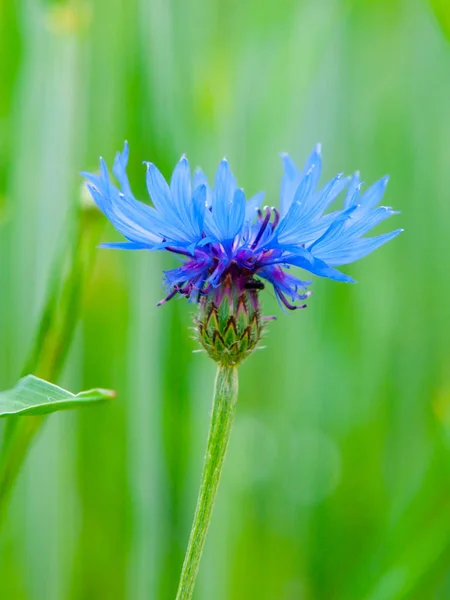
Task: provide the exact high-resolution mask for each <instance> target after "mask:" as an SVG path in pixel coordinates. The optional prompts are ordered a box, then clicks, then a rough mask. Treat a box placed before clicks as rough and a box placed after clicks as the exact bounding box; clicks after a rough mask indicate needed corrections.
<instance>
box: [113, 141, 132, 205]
mask: <svg viewBox="0 0 450 600" xmlns="http://www.w3.org/2000/svg"><path fill="white" fill-rule="evenodd" d="M128 155H129V148H128V142H127V141H125V143H124V146H123V151H122V152H117V154H116V158H115V160H114V166H113V169H112V171H113V173H114V176H115V177H116V179H117V181H118V182H119V183H120V187H121V189H122V192H123V193H124V194H125V195H127V196H131V197H134V196H133V192H132V191H131V187H130V182H129V181H128V176H127V164H128Z"/></svg>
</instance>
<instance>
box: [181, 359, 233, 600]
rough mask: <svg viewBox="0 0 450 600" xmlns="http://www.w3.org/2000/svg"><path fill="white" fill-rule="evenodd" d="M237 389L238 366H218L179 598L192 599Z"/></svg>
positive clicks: (217, 486)
mask: <svg viewBox="0 0 450 600" xmlns="http://www.w3.org/2000/svg"><path fill="white" fill-rule="evenodd" d="M237 393H238V375H237V369H236V367H223V366H219V367H218V368H217V376H216V384H215V390H214V404H213V411H212V417H211V425H210V429H209V436H208V444H207V447H206V455H205V463H204V466H203V473H202V478H201V483H200V491H199V495H198V500H197V508H196V509H195V515H194V522H193V523H192V529H191V535H190V537H189V543H188V547H187V551H186V556H185V559H184V563H183V569H182V571H181V578H180V584H179V587H178V593H177V597H176V600H190V599H191V598H192V594H193V591H194V585H195V580H196V577H197V573H198V569H199V566H200V560H201V557H202V554H203V548H204V546H205V541H206V535H207V533H208V527H209V523H210V521H211V516H212V512H213V508H214V502H215V499H216V494H217V490H218V488H219V482H220V476H221V474H222V467H223V462H224V459H225V454H226V451H227V447H228V440H229V439H230V433H231V427H232V424H233V418H234V411H235V406H236V400H237Z"/></svg>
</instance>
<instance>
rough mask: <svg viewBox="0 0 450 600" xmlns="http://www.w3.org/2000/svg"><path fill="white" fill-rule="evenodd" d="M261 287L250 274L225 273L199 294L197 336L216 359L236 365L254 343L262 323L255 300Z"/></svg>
mask: <svg viewBox="0 0 450 600" xmlns="http://www.w3.org/2000/svg"><path fill="white" fill-rule="evenodd" d="M263 288H264V285H263V283H262V282H261V281H258V280H256V279H253V278H252V277H247V278H245V280H238V281H236V280H233V278H232V276H231V275H227V276H226V277H225V279H224V281H223V283H222V284H221V285H220V286H219V287H218V288H216V289H213V290H212V291H211V292H210V293H209V294H206V295H203V296H201V297H200V301H199V312H198V317H197V319H196V325H197V338H198V340H199V342H200V344H201V345H202V346H203V348H204V349H205V350H206V352H207V353H208V354H209V356H210V357H211V358H212V359H213V360H215V361H216V362H217V363H219V364H221V365H224V366H236V365H238V364H239V363H241V362H242V361H243V360H245V359H246V358H247V356H249V354H251V352H253V350H254V349H255V348H256V346H257V345H258V343H259V341H260V340H261V336H262V333H263V330H264V326H265V320H264V319H263V318H261V312H260V307H259V300H258V293H259V292H260V291H261V289H263Z"/></svg>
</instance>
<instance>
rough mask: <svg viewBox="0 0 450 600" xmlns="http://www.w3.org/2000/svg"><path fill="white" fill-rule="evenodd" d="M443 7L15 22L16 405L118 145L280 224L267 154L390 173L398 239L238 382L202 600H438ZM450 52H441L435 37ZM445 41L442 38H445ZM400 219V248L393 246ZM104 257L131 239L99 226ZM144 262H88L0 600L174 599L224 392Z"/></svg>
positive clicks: (447, 205)
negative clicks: (86, 400)
mask: <svg viewBox="0 0 450 600" xmlns="http://www.w3.org/2000/svg"><path fill="white" fill-rule="evenodd" d="M449 7H450V5H449V4H448V3H447V2H446V0H435V3H434V5H430V4H429V3H427V2H426V0H378V1H376V0H366V1H363V0H360V1H356V0H353V1H352V0H317V1H314V2H313V1H312V0H309V1H307V0H278V1H277V2H272V1H271V0H249V1H247V2H237V1H236V0H234V1H232V0H209V1H205V0H188V1H183V0H170V1H168V0H71V1H59V2H57V1H54V2H51V1H47V2H44V1H43V0H41V1H40V2H39V1H38V0H21V1H20V0H17V1H13V0H0V73H1V77H0V291H1V293H0V339H1V344H0V388H1V389H4V388H7V387H10V386H11V385H13V384H14V382H15V381H16V380H17V377H18V375H19V373H20V370H21V368H22V364H23V362H24V359H25V357H26V355H27V353H28V349H29V347H30V344H31V341H32V339H33V332H34V331H35V327H36V324H37V322H38V319H39V314H40V310H41V309H42V305H43V301H44V296H45V290H46V285H47V281H48V277H49V272H50V267H51V265H52V263H53V262H54V256H55V253H58V252H59V250H60V248H61V244H62V243H63V242H64V237H65V236H66V235H67V228H68V225H69V221H70V218H71V215H72V214H73V211H72V208H73V206H74V204H75V203H77V202H79V199H80V194H81V177H80V176H79V175H78V173H79V171H81V170H95V169H97V165H98V162H97V161H98V156H99V155H100V154H101V155H103V156H104V157H105V159H107V161H108V162H109V163H110V164H111V163H112V159H113V156H114V153H115V152H116V150H118V149H121V148H122V144H123V141H124V139H128V140H129V142H130V146H131V161H130V162H131V164H130V176H131V180H132V183H133V186H134V188H135V192H136V194H137V195H138V196H139V197H141V198H142V199H144V198H145V189H144V168H143V167H142V165H141V161H142V160H144V159H147V160H151V161H153V162H155V163H156V164H157V165H158V166H160V167H161V169H162V170H163V172H164V173H165V174H166V175H167V176H168V175H169V174H170V172H171V170H172V168H173V166H174V165H175V163H176V161H177V160H178V159H179V157H180V155H181V154H182V153H183V152H186V153H187V154H188V157H189V159H190V161H191V163H193V164H194V165H195V164H201V165H202V166H203V167H204V168H205V170H206V171H207V173H208V174H209V175H210V176H211V175H212V174H213V171H214V169H215V167H216V165H217V164H218V161H219V160H220V159H221V158H222V156H223V155H226V156H227V157H228V158H229V160H230V162H231V164H232V167H233V169H234V171H235V174H236V175H237V177H238V181H239V183H240V185H242V186H243V187H244V188H245V189H246V191H247V192H248V193H249V194H251V193H254V192H256V191H258V190H259V189H265V190H266V191H267V192H268V201H269V203H270V204H273V203H276V202H277V198H278V189H279V182H280V177H281V164H280V160H279V157H278V152H279V151H288V152H289V153H290V154H291V155H292V156H293V157H294V158H295V159H296V160H297V162H298V163H301V162H302V161H303V160H304V159H305V158H306V156H307V154H308V153H309V152H310V150H311V149H312V147H313V145H314V144H315V143H316V142H317V141H321V142H322V143H323V156H324V165H325V174H324V177H328V178H329V177H331V176H333V175H334V174H335V173H336V172H338V171H346V172H347V173H351V172H352V171H354V170H355V169H360V170H361V172H362V178H363V180H365V181H367V182H368V183H371V182H372V181H374V180H375V179H377V178H379V177H381V176H383V175H384V174H386V173H389V174H390V175H391V183H390V185H389V187H388V190H387V194H386V196H385V201H384V202H385V203H386V204H388V205H393V206H394V207H396V208H398V209H400V210H402V215H401V216H400V217H394V218H393V219H392V220H391V223H389V224H390V225H391V224H392V228H394V227H399V226H403V227H405V229H406V232H405V233H404V234H402V236H400V238H398V239H396V240H395V241H394V242H392V243H390V244H389V245H388V246H386V247H383V248H382V249H381V250H379V251H378V252H376V253H375V254H374V255H372V256H370V257H368V258H366V259H364V260H363V261H361V262H360V263H358V264H356V265H351V266H349V267H348V268H346V269H345V270H346V272H347V273H349V274H351V275H352V276H354V277H355V278H356V279H357V280H358V284H357V285H356V286H346V285H344V284H338V283H334V282H330V281H317V280H316V281H315V283H314V285H313V296H312V297H311V299H310V301H309V308H308V310H306V311H300V312H298V313H294V314H288V315H284V314H283V313H282V312H281V310H280V308H279V307H278V306H277V304H276V302H275V301H274V299H273V297H272V296H271V294H270V293H265V296H264V298H265V310H266V313H267V314H276V315H277V316H278V317H279V319H278V320H277V321H276V322H275V323H273V324H271V326H270V334H269V335H268V336H267V338H266V341H267V349H266V350H264V351H260V352H257V353H256V354H255V355H254V356H253V357H252V358H251V359H250V360H249V361H248V363H246V364H245V365H244V366H243V367H242V368H241V369H240V383H241V393H240V399H239V405H238V414H237V420H236V423H235V428H234V431H233V434H232V439H231V446H230V449H229V454H228V457H227V462H226V465H225V472H224V477H223V481H222V486H221V490H220V493H219V499H218V503H217V505H216V510H215V514H214V518H213V523H212V527H211V530H210V535H209V539H208V541H207V545H206V551H205V555H204V560H203V563H202V567H201V570H200V576H199V579H198V584H197V588H196V593H195V598H196V599H197V600H244V599H245V600H253V599H255V600H256V599H257V600H316V599H318V600H329V599H339V600H351V599H356V600H359V599H365V600H391V599H392V600H394V599H395V600H397V599H398V600H400V599H417V600H428V599H439V600H445V599H447V598H450V372H449V366H450V287H449V273H450V252H449V249H448V240H449V233H450V229H449V227H450V225H449V223H450V197H449V189H450V168H449V165H450V147H449V140H450V117H449V107H450V50H449V48H450V46H449V41H448V29H450V14H449V13H450V8H449ZM446 28H447V29H446ZM446 35H447V37H446ZM394 219H395V223H394ZM103 239H104V240H113V239H119V236H118V235H117V234H116V233H115V232H114V231H113V229H112V227H111V226H110V225H106V223H105V230H104V233H103ZM174 264H175V263H174V262H173V260H172V259H171V258H170V257H165V256H160V255H156V254H154V255H149V254H147V253H128V254H127V253H120V252H113V251H107V250H99V251H98V252H97V257H96V266H95V272H94V275H93V280H92V283H91V285H90V287H89V291H88V294H87V297H86V299H85V309H84V313H83V318H82V321H81V324H80V326H79V328H78V329H77V334H76V339H75V342H74V344H73V347H72V350H71V354H70V359H69V361H68V363H67V365H66V369H65V371H64V375H63V377H62V378H61V379H60V383H62V384H64V385H68V386H70V387H71V388H72V389H75V390H77V389H87V388H89V387H92V386H103V387H109V388H111V387H112V388H115V389H117V391H118V394H119V396H118V400H117V402H116V403H115V404H114V405H109V406H104V407H99V408H92V409H86V410H83V411H79V412H73V413H70V414H69V413H67V414H57V415H54V416H52V417H51V418H50V419H49V420H48V422H47V423H46V425H45V428H44V430H43V431H42V432H41V435H40V436H39V439H38V440H37V443H36V444H35V445H34V447H33V450H32V453H31V455H30V456H29V457H28V460H27V463H26V466H25V468H24V470H23V472H22V474H21V476H20V478H19V481H18V484H17V486H16V490H15V493H14V495H13V498H12V503H11V506H10V510H9V512H8V516H7V520H6V523H5V526H4V528H3V532H2V534H1V541H0V597H1V598H2V600H3V599H4V600H66V599H67V600H98V599H101V600H103V599H108V600H122V599H127V600H146V599H152V600H154V599H155V600H171V599H173V598H174V596H175V591H176V587H177V582H178V576H179V572H180V568H181V563H182V559H183V555H184V550H185V546H186V542H187V537H188V532H189V528H190V524H191V518H192V514H193V509H194V504H195V498H196V493H197V486H198V481H199V476H200V470H201V465H202V460H203V451H204V446H205V441H206V433H207V426H208V417H209V410H210V402H211V392H212V385H213V378H214V366H213V365H212V364H211V363H210V362H209V361H208V359H207V358H206V357H205V356H204V355H201V354H193V353H192V351H193V350H194V349H195V344H194V342H193V341H192V340H191V339H190V332H189V330H188V328H189V327H190V318H191V312H192V307H191V306H189V304H188V303H187V302H185V301H172V302H170V303H169V304H167V305H165V306H164V307H162V308H156V306H155V304H156V302H157V301H158V300H159V299H160V298H161V297H162V296H163V294H164V292H163V289H162V287H161V270H162V268H168V267H170V266H171V265H172V266H173V265H174Z"/></svg>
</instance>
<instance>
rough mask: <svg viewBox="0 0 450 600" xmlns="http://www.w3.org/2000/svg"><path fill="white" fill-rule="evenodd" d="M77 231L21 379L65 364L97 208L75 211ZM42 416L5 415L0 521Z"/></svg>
mask: <svg viewBox="0 0 450 600" xmlns="http://www.w3.org/2000/svg"><path fill="white" fill-rule="evenodd" d="M75 222H76V231H75V232H74V235H72V236H70V242H69V245H68V248H67V249H66V250H65V251H63V252H61V253H58V259H57V261H56V264H55V265H54V268H53V274H52V278H51V280H50V283H49V288H48V292H47V298H46V302H45V306H44V309H43V312H42V315H41V318H40V321H39V325H38V330H37V333H36V336H35V340H34V343H33V348H32V350H31V353H30V356H29V358H28V360H27V362H26V364H25V368H24V369H23V372H22V375H27V374H29V373H32V374H34V375H37V376H38V377H41V378H43V379H46V380H48V381H52V382H53V381H55V380H56V379H57V378H58V376H59V375H60V373H61V370H62V368H63V366H64V363H65V360H66V358H67V354H68V352H69V349H70V345H71V342H72V339H73V335H74V333H75V329H76V325H77V323H78V319H79V316H80V312H81V305H82V298H83V295H84V290H85V288H86V284H87V282H88V279H89V275H90V272H91V267H92V265H93V259H94V253H93V251H94V250H95V247H96V245H97V241H98V238H99V235H100V226H101V223H102V220H101V218H100V213H98V212H97V211H96V210H95V209H93V208H91V207H88V208H81V209H79V208H77V218H76V220H75ZM45 418H46V417H45V416H38V417H29V416H28V417H8V419H7V421H6V425H5V429H4V439H3V443H2V446H1V453H0V523H1V521H2V519H3V516H4V513H5V509H6V506H7V503H8V499H9V496H10V493H11V491H12V488H13V485H14V482H15V480H16V477H17V475H18V473H19V471H20V468H21V466H22V463H23V461H24V459H25V457H26V454H27V451H28V449H29V447H30V444H31V442H32V441H33V439H34V437H35V435H36V433H37V432H38V431H39V429H40V428H41V426H42V424H43V423H44V421H45Z"/></svg>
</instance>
